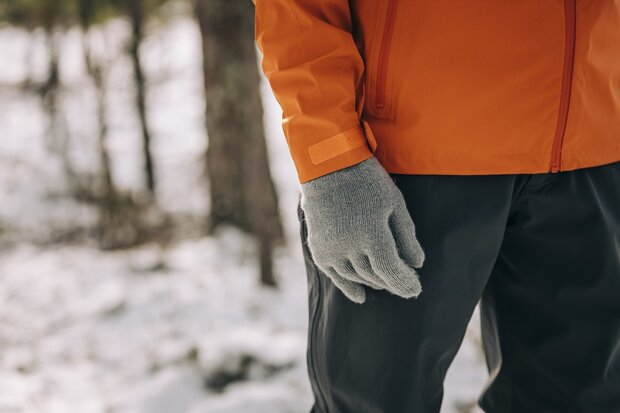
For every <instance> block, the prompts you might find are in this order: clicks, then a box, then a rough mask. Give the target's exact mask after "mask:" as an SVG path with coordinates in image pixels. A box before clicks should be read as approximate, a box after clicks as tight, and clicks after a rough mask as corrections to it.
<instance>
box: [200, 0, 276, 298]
mask: <svg viewBox="0 0 620 413" xmlns="http://www.w3.org/2000/svg"><path fill="white" fill-rule="evenodd" d="M194 1H195V3H194V5H195V13H196V17H197V20H198V23H199V25H200V31H201V34H202V42H203V57H204V61H203V71H204V83H205V94H206V101H207V105H206V123H207V131H208V135H209V147H208V149H207V160H206V163H207V165H206V167H207V174H208V176H209V182H210V195H211V203H212V204H211V205H212V208H211V211H210V218H209V228H210V230H211V231H212V230H213V229H215V228H216V227H218V226H219V225H221V224H232V225H235V226H237V227H239V228H241V229H243V230H245V231H247V232H249V233H251V234H253V235H254V236H255V237H256V240H257V242H258V245H259V258H260V269H261V281H262V283H263V284H265V285H272V286H273V285H276V280H275V277H274V273H273V268H272V260H273V258H272V255H273V249H274V246H275V245H276V244H277V243H279V242H281V241H282V238H283V230H282V225H281V222H280V216H279V213H278V200H277V194H276V190H275V186H274V184H273V181H272V179H271V175H270V172H269V163H268V158H267V147H266V142H265V136H264V128H263V107H262V103H261V96H260V89H259V87H260V77H259V74H258V66H257V55H256V47H255V42H254V36H253V32H254V29H253V28H254V9H253V7H252V5H251V3H250V2H249V1H231V0H194Z"/></svg>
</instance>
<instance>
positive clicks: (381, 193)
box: [254, 0, 620, 413]
mask: <svg viewBox="0 0 620 413" xmlns="http://www.w3.org/2000/svg"><path fill="white" fill-rule="evenodd" d="M254 2H255V16H256V27H255V35H256V41H257V44H258V46H259V47H260V49H261V51H262V63H261V64H262V68H263V71H264V73H265V75H266V77H267V79H268V80H269V83H270V85H271V88H272V89H273V92H274V94H275V96H276V98H277V100H278V102H279V104H280V105H281V106H282V110H283V128H284V132H285V136H286V138H287V141H288V144H289V147H290V151H291V154H292V158H293V160H294V162H295V165H296V168H297V172H298V174H299V180H300V182H301V202H300V207H299V210H298V212H299V219H300V224H301V233H302V241H303V247H304V256H305V265H306V269H307V276H308V282H309V310H310V320H309V341H308V353H307V355H308V372H309V376H310V381H311V385H312V390H313V393H314V400H315V403H314V406H313V408H312V412H313V413H404V412H438V411H439V410H440V407H441V402H442V394H443V380H444V378H445V375H446V371H447V369H448V367H449V365H450V363H451V362H452V360H453V358H454V356H455V354H456V353H457V350H458V348H459V346H460V344H461V342H462V340H463V337H464V333H465V331H466V327H467V325H468V322H469V320H470V318H471V316H472V312H473V311H474V309H475V307H476V305H477V303H478V302H479V301H480V308H481V323H482V339H483V347H484V350H485V355H486V357H485V358H486V363H487V366H488V370H489V381H488V383H487V385H486V386H485V388H484V390H483V392H482V394H481V396H480V398H479V400H478V403H479V404H480V406H481V408H482V409H483V410H484V411H485V412H500V413H517V412H528V413H529V412H563V413H566V412H588V413H592V412H605V413H610V412H620V162H619V161H620V53H619V51H620V23H619V22H620V3H619V2H618V1H614V0H597V1H577V0H557V1H541V0H522V1H496V0H478V1H475V2H471V1H461V0H409V1H407V0H376V1H370V0H323V1H318V0H254ZM414 223H415V225H414Z"/></svg>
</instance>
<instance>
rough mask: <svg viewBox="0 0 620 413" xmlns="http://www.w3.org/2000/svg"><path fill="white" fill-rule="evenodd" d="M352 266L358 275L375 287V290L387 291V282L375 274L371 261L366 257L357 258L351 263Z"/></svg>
mask: <svg viewBox="0 0 620 413" xmlns="http://www.w3.org/2000/svg"><path fill="white" fill-rule="evenodd" d="M351 265H352V266H353V268H354V269H355V273H356V274H360V276H361V277H363V278H364V279H365V280H366V281H368V282H369V283H371V284H373V285H375V287H373V288H374V289H375V290H387V288H388V286H387V284H385V281H383V280H382V279H381V277H379V276H378V275H377V274H375V272H374V270H373V269H372V265H370V260H369V259H368V257H367V256H366V255H360V256H359V257H356V259H354V260H352V261H351Z"/></svg>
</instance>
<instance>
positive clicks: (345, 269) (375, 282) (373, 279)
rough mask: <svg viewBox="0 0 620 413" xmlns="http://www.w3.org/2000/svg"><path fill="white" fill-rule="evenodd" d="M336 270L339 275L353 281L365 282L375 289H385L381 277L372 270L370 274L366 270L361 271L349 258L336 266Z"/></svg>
mask: <svg viewBox="0 0 620 413" xmlns="http://www.w3.org/2000/svg"><path fill="white" fill-rule="evenodd" d="M335 270H336V272H337V273H338V275H340V276H341V277H342V278H344V279H346V280H349V281H351V282H354V283H355V282H357V283H360V284H364V285H366V286H368V287H370V288H373V289H375V290H383V289H385V283H384V282H383V281H381V279H380V278H379V277H377V276H376V275H374V274H372V271H371V273H370V274H366V271H361V270H360V269H359V268H357V267H356V266H355V265H353V263H352V262H351V261H349V260H346V259H345V260H344V262H343V263H342V264H341V265H340V266H337V267H336V268H335ZM370 275H371V276H370Z"/></svg>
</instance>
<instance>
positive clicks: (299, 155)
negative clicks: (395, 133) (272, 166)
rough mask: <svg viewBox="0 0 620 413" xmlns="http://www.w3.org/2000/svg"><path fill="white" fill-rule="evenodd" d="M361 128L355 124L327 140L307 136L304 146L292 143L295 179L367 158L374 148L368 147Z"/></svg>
mask: <svg viewBox="0 0 620 413" xmlns="http://www.w3.org/2000/svg"><path fill="white" fill-rule="evenodd" d="M364 126H366V125H364ZM365 129H367V128H365V127H362V125H359V124H358V125H356V126H353V127H351V128H349V129H346V130H344V131H342V132H340V133H338V134H336V135H333V136H330V137H329V138H327V139H325V138H319V139H309V140H307V142H304V143H305V145H299V144H298V145H294V146H293V147H292V148H291V154H292V156H293V160H294V161H295V167H296V168H297V174H298V176H299V181H300V182H301V183H302V184H303V183H305V182H308V181H311V180H313V179H316V178H319V177H321V176H323V175H327V174H329V173H331V172H335V171H338V170H340V169H344V168H348V167H349V166H352V165H355V164H358V163H360V162H362V161H364V160H366V159H368V158H370V157H371V156H372V152H373V151H372V149H374V148H372V149H371V146H369V140H368V139H367V137H366V134H365V132H364V130H365ZM372 140H373V141H374V139H372ZM372 146H374V145H372Z"/></svg>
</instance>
